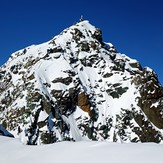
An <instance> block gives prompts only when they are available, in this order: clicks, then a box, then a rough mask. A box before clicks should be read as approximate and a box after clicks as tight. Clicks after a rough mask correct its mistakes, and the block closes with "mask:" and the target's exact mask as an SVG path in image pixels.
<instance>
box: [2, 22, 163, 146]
mask: <svg viewBox="0 0 163 163" xmlns="http://www.w3.org/2000/svg"><path fill="white" fill-rule="evenodd" d="M162 100H163V89H162V87H161V85H160V84H159V81H158V79H157V75H156V74H155V73H154V72H153V71H152V70H151V69H150V68H142V67H141V65H140V63H139V62H138V61H136V60H134V59H131V58H130V57H128V56H126V55H125V54H121V53H119V52H117V51H116V49H115V48H114V46H113V45H112V44H111V43H105V42H103V40H102V31H101V30H100V29H99V28H96V27H94V26H92V25H91V24H90V23H89V22H88V21H81V22H79V23H76V24H74V25H72V26H71V27H69V28H67V29H65V30H64V31H63V32H62V33H60V34H59V35H57V36H55V37H54V38H53V39H51V40H50V41H48V42H45V43H43V44H40V45H32V46H29V47H27V48H24V49H22V50H19V51H17V52H15V53H13V54H12V55H11V57H10V58H9V60H8V62H6V63H5V64H4V65H3V66H2V67H1V68H0V124H1V126H0V133H1V134H2V135H7V134H6V133H8V132H7V131H9V132H10V133H11V134H12V135H14V137H20V139H21V140H22V142H23V143H25V144H42V143H43V144H46V143H54V142H58V141H64V140H70V141H79V140H106V141H115V142H117V141H118V142H148V141H151V142H161V141H162V139H163V138H162V128H163V117H162V114H163V101H162ZM2 128H3V130H2ZM8 134H9V133H8ZM10 136H11V135H10Z"/></svg>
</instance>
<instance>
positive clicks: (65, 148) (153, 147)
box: [0, 136, 163, 163]
mask: <svg viewBox="0 0 163 163" xmlns="http://www.w3.org/2000/svg"><path fill="white" fill-rule="evenodd" d="M0 144H1V145H0V162H1V163H36V162H37V163H45V162H47V161H48V162H58V163H92V162H93V163H99V162H101V163H108V162H109V163H131V162H132V163H138V162H139V163H162V162H163V155H162V151H163V144H154V143H137V144H136V143H129V144H126V143H124V144H120V143H106V142H95V141H92V142H91V141H87V142H86V141H80V142H61V143H57V144H50V145H42V146H26V145H23V144H22V143H20V141H19V139H13V138H7V137H3V136H0Z"/></svg>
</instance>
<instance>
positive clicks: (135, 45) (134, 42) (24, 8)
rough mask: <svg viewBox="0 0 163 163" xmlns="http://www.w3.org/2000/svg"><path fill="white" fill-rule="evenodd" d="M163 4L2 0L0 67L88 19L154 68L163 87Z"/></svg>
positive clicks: (150, 0)
mask: <svg viewBox="0 0 163 163" xmlns="http://www.w3.org/2000/svg"><path fill="white" fill-rule="evenodd" d="M162 8H163V0H100V1H97V0H82V1H80V0H69V1H66V0H60V1H55V0H28V1H27V0H1V1H0V22H1V24H0V65H2V64H3V63H5V62H6V61H7V60H8V58H9V56H10V55H11V53H13V52H15V51H17V50H19V49H23V48H24V47H26V46H29V45H32V44H40V43H43V42H46V41H48V40H49V39H51V38H52V37H53V36H55V35H57V34H59V33H60V32H61V31H62V30H63V29H65V28H67V27H69V26H71V25H72V24H73V23H74V22H76V21H78V20H79V18H80V16H81V15H83V16H84V19H87V20H89V21H90V23H91V24H93V25H95V26H96V27H99V28H101V29H102V31H103V40H104V41H106V42H111V43H113V44H114V45H115V47H116V48H117V50H118V51H119V52H121V53H125V54H126V55H128V56H129V57H131V58H134V59H137V60H138V61H139V62H140V63H141V64H142V66H143V67H144V66H149V67H151V68H152V69H153V70H154V71H155V72H156V73H157V74H158V78H159V80H160V82H161V84H163V9H162Z"/></svg>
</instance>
